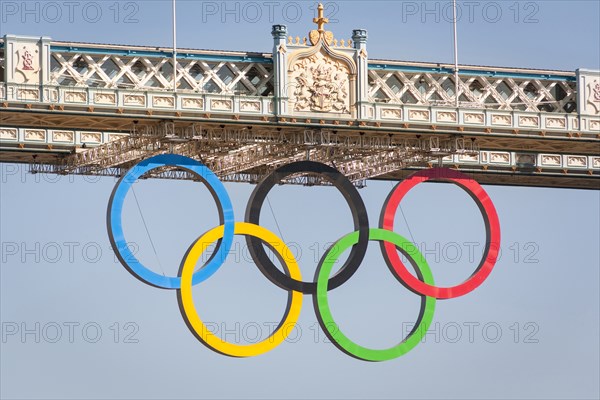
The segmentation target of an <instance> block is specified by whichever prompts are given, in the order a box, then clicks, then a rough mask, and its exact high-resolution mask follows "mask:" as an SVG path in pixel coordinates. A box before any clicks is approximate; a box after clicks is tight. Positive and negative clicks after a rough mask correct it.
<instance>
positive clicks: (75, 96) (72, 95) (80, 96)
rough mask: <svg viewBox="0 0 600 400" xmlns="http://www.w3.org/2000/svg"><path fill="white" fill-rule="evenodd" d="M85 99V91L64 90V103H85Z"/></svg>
mask: <svg viewBox="0 0 600 400" xmlns="http://www.w3.org/2000/svg"><path fill="white" fill-rule="evenodd" d="M86 101H87V93H85V92H73V91H68V92H65V102H66V103H85V102H86Z"/></svg>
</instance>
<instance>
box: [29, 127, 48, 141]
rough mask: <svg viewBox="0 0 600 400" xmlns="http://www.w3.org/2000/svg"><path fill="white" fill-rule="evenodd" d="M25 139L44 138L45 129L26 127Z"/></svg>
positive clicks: (39, 139)
mask: <svg viewBox="0 0 600 400" xmlns="http://www.w3.org/2000/svg"><path fill="white" fill-rule="evenodd" d="M25 140H38V141H44V140H46V131H45V130H41V129H26V130H25Z"/></svg>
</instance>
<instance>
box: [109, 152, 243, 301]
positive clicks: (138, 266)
mask: <svg viewBox="0 0 600 400" xmlns="http://www.w3.org/2000/svg"><path fill="white" fill-rule="evenodd" d="M164 166H173V167H175V166H176V167H179V168H183V169H185V170H187V171H189V172H191V173H193V174H194V175H196V176H197V177H198V178H200V179H201V180H202V181H204V183H205V184H206V186H207V188H208V189H209V190H210V192H211V193H212V195H213V198H214V199H215V201H216V202H217V207H218V208H219V215H220V220H221V221H220V222H221V224H222V225H225V228H224V230H225V232H224V235H223V238H222V239H221V241H220V243H219V246H218V248H217V249H215V252H214V253H213V256H212V257H211V259H210V260H209V261H208V262H207V263H206V264H205V265H204V266H203V267H202V268H200V269H199V270H198V271H196V272H195V273H194V275H193V278H192V285H195V284H197V283H200V282H202V281H204V280H206V279H208V278H209V277H210V276H211V275H212V274H214V273H215V272H216V271H217V269H219V267H220V266H221V265H222V264H223V263H224V262H225V258H227V255H228V254H229V250H230V249H231V246H232V243H233V236H234V227H235V220H234V217H233V207H232V205H231V199H230V198H229V194H227V190H226V189H225V186H223V183H222V182H221V181H220V180H219V178H218V177H217V176H216V175H215V173H214V172H212V171H211V170H210V169H209V168H208V167H206V166H205V165H204V164H202V163H200V162H198V161H196V160H194V159H192V158H189V157H184V156H180V155H177V154H161V155H158V156H154V157H151V158H148V159H146V160H143V161H141V162H140V163H138V164H137V165H135V166H134V167H133V168H131V169H130V170H129V171H127V173H126V174H125V175H124V176H123V177H122V178H121V179H120V180H119V182H118V183H117V184H116V185H115V188H114V189H113V192H112V194H111V196H110V201H109V202H108V211H107V215H106V224H107V227H108V236H109V238H110V244H111V245H112V248H113V250H114V251H115V254H116V255H117V258H118V259H119V261H120V262H121V264H123V266H124V267H125V268H127V270H128V271H129V272H130V273H131V274H133V276H135V277H136V278H138V279H140V280H141V281H143V282H145V283H148V284H150V285H152V286H156V287H159V288H163V289H179V288H180V287H181V278H179V277H170V276H164V275H160V274H157V273H156V272H153V271H152V270H150V269H148V268H147V267H146V266H144V264H142V263H141V262H140V261H139V260H138V259H137V258H136V257H135V255H134V254H133V253H132V252H131V250H130V249H129V247H128V246H127V241H126V240H125V235H124V234H123V225H122V219H121V214H122V212H123V203H124V200H125V196H126V195H127V192H128V191H129V188H131V186H132V185H133V183H134V182H135V181H136V180H137V179H138V178H139V177H141V176H142V175H143V174H145V173H146V172H148V171H151V170H153V169H156V168H159V167H164Z"/></svg>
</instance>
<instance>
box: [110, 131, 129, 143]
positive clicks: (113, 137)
mask: <svg viewBox="0 0 600 400" xmlns="http://www.w3.org/2000/svg"><path fill="white" fill-rule="evenodd" d="M127 136H129V135H123V134H119V133H111V134H110V136H109V138H108V140H109V141H111V142H112V141H115V140H119V139H122V138H124V137H127Z"/></svg>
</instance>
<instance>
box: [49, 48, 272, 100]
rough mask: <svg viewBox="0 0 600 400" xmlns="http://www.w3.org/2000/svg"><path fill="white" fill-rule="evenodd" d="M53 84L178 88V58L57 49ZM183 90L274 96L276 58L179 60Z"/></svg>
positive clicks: (52, 71)
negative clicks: (174, 73) (258, 60)
mask: <svg viewBox="0 0 600 400" xmlns="http://www.w3.org/2000/svg"><path fill="white" fill-rule="evenodd" d="M50 77H51V84H53V85H57V86H63V87H64V86H75V87H95V88H106V89H133V90H173V60H172V58H170V57H166V56H159V55H157V56H150V55H144V56H139V55H129V56H127V55H120V54H94V53H90V52H71V51H60V50H59V51H52V54H51V60H50ZM177 90H178V91H188V92H199V93H215V94H224V95H242V96H243V95H247V96H272V95H273V66H272V63H270V62H243V61H224V60H217V61H212V60H206V59H202V56H201V55H196V56H195V57H193V58H186V57H181V58H178V60H177Z"/></svg>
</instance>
